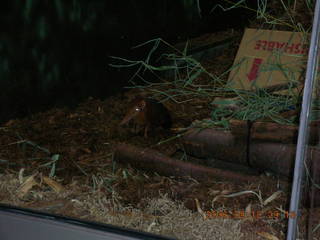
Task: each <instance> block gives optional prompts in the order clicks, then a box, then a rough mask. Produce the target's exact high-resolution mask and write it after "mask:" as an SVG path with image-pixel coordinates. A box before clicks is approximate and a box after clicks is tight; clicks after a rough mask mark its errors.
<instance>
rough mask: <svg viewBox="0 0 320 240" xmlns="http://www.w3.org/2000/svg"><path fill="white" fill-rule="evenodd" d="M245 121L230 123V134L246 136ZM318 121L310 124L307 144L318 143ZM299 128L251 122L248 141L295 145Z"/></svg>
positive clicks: (246, 126)
mask: <svg viewBox="0 0 320 240" xmlns="http://www.w3.org/2000/svg"><path fill="white" fill-rule="evenodd" d="M248 128H249V126H248V124H247V121H241V120H232V121H230V129H231V133H232V134H233V135H234V136H237V137H241V136H247V134H248V131H249V129H248ZM319 128H320V121H312V122H311V123H310V135H309V144H311V145H314V144H317V143H318V142H319ZM298 130H299V127H298V126H297V125H282V124H278V123H275V122H253V123H252V124H251V128H250V141H264V142H266V141H268V142H280V143H296V142H297V136H298Z"/></svg>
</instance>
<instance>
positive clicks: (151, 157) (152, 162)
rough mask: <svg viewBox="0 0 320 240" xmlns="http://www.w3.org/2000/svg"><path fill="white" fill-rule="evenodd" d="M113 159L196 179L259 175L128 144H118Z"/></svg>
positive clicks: (254, 178) (255, 178)
mask: <svg viewBox="0 0 320 240" xmlns="http://www.w3.org/2000/svg"><path fill="white" fill-rule="evenodd" d="M114 160H115V161H116V162H119V163H122V164H130V165H131V166H133V167H135V168H139V169H142V170H145V171H148V172H157V173H159V174H160V175H164V176H176V177H183V176H190V177H192V178H194V179H196V180H198V181H207V180H212V179H214V180H218V181H232V182H236V183H239V181H241V182H256V181H258V180H259V178H260V177H259V176H250V175H245V174H240V173H236V172H232V171H228V170H221V169H216V168H208V167H205V166H201V165H196V164H192V163H188V162H183V161H180V160H177V159H172V158H169V157H167V156H165V155H163V154H161V153H160V152H158V151H155V150H151V149H142V148H138V147H135V146H132V145H128V144H119V145H117V146H116V149H115V152H114Z"/></svg>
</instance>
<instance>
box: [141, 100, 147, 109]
mask: <svg viewBox="0 0 320 240" xmlns="http://www.w3.org/2000/svg"><path fill="white" fill-rule="evenodd" d="M146 104H147V103H146V101H145V100H142V101H141V108H145V106H146Z"/></svg>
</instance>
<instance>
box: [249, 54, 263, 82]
mask: <svg viewBox="0 0 320 240" xmlns="http://www.w3.org/2000/svg"><path fill="white" fill-rule="evenodd" d="M261 63H262V58H255V59H253V63H252V66H251V70H250V73H249V74H247V77H248V80H249V81H250V82H251V81H253V80H255V79H257V77H258V72H259V68H260V65H261Z"/></svg>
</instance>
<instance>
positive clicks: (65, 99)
mask: <svg viewBox="0 0 320 240" xmlns="http://www.w3.org/2000/svg"><path fill="white" fill-rule="evenodd" d="M249 2H255V1H249ZM199 3H200V6H198V1H197V0H174V1H173V0H152V1H151V0H91V1H88V0H72V1H71V0H70V1H63V0H25V1H21V0H11V1H10V0H7V1H3V2H2V5H1V8H0V27H1V28H0V29H1V32H0V89H1V92H0V123H1V122H4V121H7V120H9V119H12V118H17V117H23V116H26V115H28V114H31V113H34V112H37V111H43V110H45V109H48V108H50V107H57V106H71V107H72V106H75V105H76V104H77V103H79V102H80V101H81V100H83V99H85V98H87V97H89V96H92V97H95V98H102V99H103V98H105V97H107V96H110V95H112V94H115V93H117V92H119V91H121V89H123V87H124V86H126V85H128V80H129V78H130V77H131V76H132V73H133V70H129V69H116V68H112V67H110V66H109V65H108V64H110V63H111V62H112V59H111V58H110V56H118V57H123V58H128V59H136V60H138V59H139V58H141V57H142V56H145V55H146V53H147V51H148V50H150V49H146V48H141V49H138V50H132V47H133V46H135V45H137V44H140V43H143V42H145V41H147V40H150V39H154V38H163V39H164V40H166V41H168V42H170V43H172V44H174V43H177V42H181V41H184V40H186V39H188V38H192V37H196V36H199V35H201V34H203V33H208V32H215V31H220V30H223V29H227V28H235V29H243V28H244V27H245V26H246V25H247V24H248V20H249V19H250V17H253V16H254V14H255V13H254V12H251V11H248V10H245V9H243V8H238V9H232V10H229V11H223V10H222V9H221V8H220V7H217V6H219V5H220V4H221V5H222V6H224V7H225V8H228V7H230V5H228V3H227V2H225V1H223V0H221V1H211V0H199ZM254 4H256V3H254ZM199 7H200V9H201V12H199ZM251 7H253V8H254V6H251ZM213 8H214V9H215V10H214V11H212V12H211V10H212V9H213Z"/></svg>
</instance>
